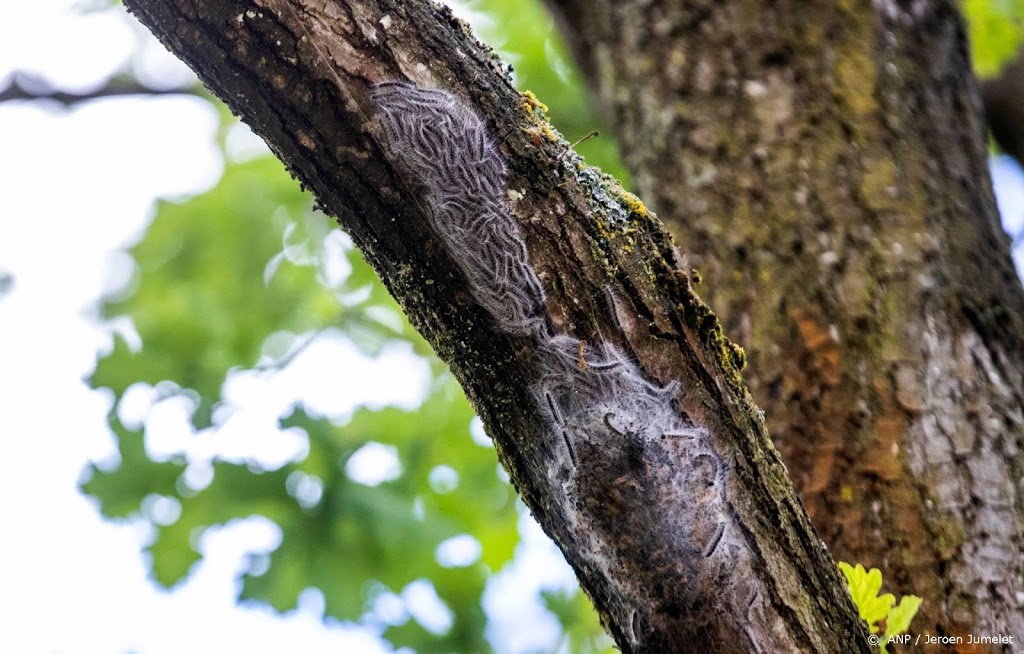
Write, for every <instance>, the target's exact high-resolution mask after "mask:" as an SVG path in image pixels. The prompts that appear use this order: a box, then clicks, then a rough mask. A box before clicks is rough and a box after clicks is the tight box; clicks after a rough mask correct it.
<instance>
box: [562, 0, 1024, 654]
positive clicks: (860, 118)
mask: <svg viewBox="0 0 1024 654" xmlns="http://www.w3.org/2000/svg"><path fill="white" fill-rule="evenodd" d="M551 4H552V5H554V7H555V9H556V11H557V13H558V15H559V18H560V20H561V22H562V24H563V27H564V28H565V31H566V33H567V34H568V36H569V40H570V43H571V45H572V47H573V48H574V50H575V52H576V55H577V57H578V59H579V61H580V62H581V64H582V66H583V68H584V70H585V72H586V73H587V75H588V77H589V79H590V81H591V83H592V85H593V87H594V88H595V90H596V93H597V95H598V96H599V98H600V99H601V102H602V104H603V106H604V108H605V109H606V110H607V111H608V112H609V113H610V114H611V116H612V121H613V122H614V124H616V125H618V126H620V132H619V135H620V138H621V143H622V147H623V150H624V156H625V160H626V162H627V165H628V166H629V168H630V169H631V172H632V173H633V175H634V181H635V184H636V186H637V190H638V192H639V193H640V195H641V196H642V197H643V198H644V199H645V200H647V201H648V202H649V203H651V204H652V205H653V207H654V208H655V209H656V210H657V212H658V214H659V216H661V218H662V219H663V220H665V221H666V224H667V225H668V226H669V228H670V229H671V230H672V231H673V233H674V234H675V236H676V238H677V239H678V241H679V242H680V244H681V245H683V246H684V250H685V251H686V253H687V255H688V256H689V257H690V263H691V264H693V265H695V266H696V267H697V269H698V270H699V272H700V273H701V274H702V275H703V277H704V279H705V284H704V287H703V289H704V292H705V294H706V296H707V298H708V301H709V303H710V304H711V306H712V308H713V309H714V310H715V311H717V312H718V313H719V315H721V316H722V317H723V321H724V324H725V331H726V333H727V334H729V335H730V336H732V337H734V338H736V339H737V340H738V341H739V342H740V344H741V345H743V346H744V347H745V348H746V350H747V352H748V355H749V360H750V366H749V377H750V384H751V391H752V393H753V395H754V398H755V400H756V401H757V402H758V403H759V405H760V406H762V407H763V408H764V409H765V412H766V416H767V422H768V425H769V429H770V432H771V433H772V435H773V437H774V438H775V442H776V444H777V446H778V447H779V449H780V450H781V452H782V455H783V458H784V460H785V461H786V464H787V466H788V467H789V470H790V471H791V472H792V473H793V475H794V481H795V482H796V484H797V486H798V488H799V489H800V491H801V493H802V495H803V499H804V502H805V503H806V504H807V507H808V510H809V512H810V514H811V517H812V519H813V521H814V523H815V526H816V527H817V529H818V531H819V533H820V534H822V536H823V538H824V539H825V541H826V543H828V545H829V547H830V548H831V549H832V551H833V552H834V553H835V554H836V556H837V557H838V558H840V559H843V560H847V561H856V562H861V563H865V564H870V565H874V566H879V567H881V568H882V570H883V573H884V575H885V577H886V578H887V579H888V580H889V583H890V584H891V586H892V587H893V588H895V589H898V590H899V591H900V592H913V593H915V594H917V595H920V596H922V597H923V598H924V604H923V607H922V609H921V615H920V617H919V618H918V619H917V620H916V621H915V623H914V629H915V631H919V632H929V633H933V634H947V635H966V634H968V633H970V634H978V633H995V634H1005V635H1010V636H1013V637H1014V639H1015V642H1016V643H1021V642H1024V481H1022V480H1024V384H1022V379H1024V344H1022V339H1024V300H1022V293H1021V286H1020V282H1019V281H1018V279H1017V277H1016V275H1015V273H1014V270H1013V266H1012V264H1011V262H1010V257H1009V248H1008V239H1007V238H1006V236H1005V235H1004V234H1003V233H1002V231H1001V229H1000V226H999V221H998V216H997V213H996V208H995V203H994V201H993V197H992V193H991V189H990V182H989V177H988V171H987V168H986V157H985V154H986V153H985V142H986V141H985V130H984V123H983V120H982V117H981V112H980V103H979V100H978V91H977V88H976V83H975V81H974V79H973V76H972V74H971V70H970V65H969V60H968V55H967V48H966V44H965V40H964V34H963V30H962V26H961V22H960V18H959V16H958V14H957V11H956V8H955V6H953V4H952V3H951V2H945V1H941V0H933V1H920V2H914V3H900V2H890V1H887V0H886V1H882V0H879V1H876V2H874V3H870V2H856V3H835V4H833V3H813V4H811V3H800V2H782V3H778V2H754V3H750V2H721V3H707V2H685V1H684V2H661V1H657V0H655V1H654V2H651V1H648V0H643V1H641V0H551ZM998 650H999V648H998V647H994V648H993V651H998ZM971 651H978V650H971Z"/></svg>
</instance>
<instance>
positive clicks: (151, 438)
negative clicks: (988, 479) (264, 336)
mask: <svg viewBox="0 0 1024 654" xmlns="http://www.w3.org/2000/svg"><path fill="white" fill-rule="evenodd" d="M71 4H72V2H70V1H69V0H64V1H61V0H46V1H43V0H35V1H33V2H21V3H15V4H13V5H12V6H11V7H8V8H7V9H6V15H5V19H4V20H3V21H2V22H0V79H2V78H3V77H4V76H5V75H7V74H8V72H9V71H12V70H21V71H26V72H33V73H38V74H40V75H43V76H45V77H46V79H48V80H50V81H51V82H52V83H54V84H55V85H57V86H59V87H61V88H67V89H77V90H86V89H88V88H90V87H92V86H94V85H97V84H99V83H102V81H103V79H104V78H105V76H106V75H108V74H109V73H110V72H112V71H113V70H115V69H116V68H118V67H119V66H122V65H123V64H124V63H125V62H126V61H127V60H128V58H129V57H130V56H131V55H132V53H133V52H135V49H136V48H137V47H139V44H140V43H142V44H143V46H142V47H143V56H142V57H141V60H142V61H143V64H144V65H143V66H142V67H141V68H139V69H138V72H139V74H140V76H141V77H143V78H145V79H157V80H164V81H165V82H166V81H172V82H173V81H176V80H182V79H186V78H187V77H188V75H189V73H188V72H187V71H184V70H183V69H182V67H181V66H180V65H179V64H177V62H175V61H174V60H173V59H172V58H170V57H169V55H166V54H162V50H161V49H160V48H159V47H158V46H154V45H153V43H152V41H151V40H150V39H148V38H147V37H146V35H145V32H144V31H143V30H142V29H141V28H139V27H138V26H137V25H134V24H133V23H132V22H131V21H129V20H128V19H126V18H124V17H122V16H120V15H119V14H116V13H111V12H103V13H100V14H95V15H90V16H82V15H78V14H72V13H69V11H68V7H69V5H71ZM0 86H2V84H0ZM215 127H216V117H215V116H214V113H213V110H212V109H211V107H210V106H209V105H208V104H207V103H206V102H203V101H201V100H197V99H193V98H185V97H177V98H176V97H168V98H160V99H120V100H109V101H102V102H95V103H89V104H83V105H79V106H76V107H75V108H73V109H71V110H66V109H62V108H58V107H53V106H43V105H40V104H25V103H10V102H8V103H0V173H2V176H0V179H2V180H3V182H4V188H3V192H2V195H0V275H3V274H4V273H6V274H10V275H13V277H14V282H13V288H12V290H11V291H10V292H9V293H8V294H6V295H2V296H0V398H3V400H2V410H0V434H3V435H4V436H5V442H6V443H7V451H6V455H5V456H4V457H3V462H2V463H0V466H2V467H0V498H2V500H0V502H2V503H0V524H2V525H3V533H4V536H3V538H0V587H2V589H3V592H2V593H0V625H2V626H0V652H24V653H30V654H34V653H40V654H44V653H45V654H56V653H63V652H75V653H79V652H97V653H101V652H102V653H104V654H109V653H114V652H139V653H142V654H158V653H163V652H167V653H172V652H173V653H175V654H177V653H179V652H184V651H187V652H192V653H203V652H211V653H213V652H217V653H220V652H224V651H246V652H251V653H259V652H268V653H269V652H274V653H277V652H282V651H295V650H302V651H337V652H367V653H373V652H380V651H387V649H386V648H385V646H384V645H382V644H381V643H380V641H379V640H378V639H377V638H376V637H375V634H374V633H373V632H372V631H370V630H368V629H365V628H358V627H351V626H349V627H343V626H341V625H338V624H332V625H330V626H324V624H323V623H322V622H321V621H320V619H319V615H320V613H321V612H322V608H323V607H322V602H321V600H320V598H319V596H318V593H316V592H307V593H306V595H304V597H303V602H302V605H301V607H300V609H299V610H298V611H296V612H293V613H291V614H288V615H285V616H280V615H278V614H275V613H274V612H273V611H271V610H270V609H267V608H261V607H245V608H242V607H238V606H237V605H236V604H235V595H236V592H237V587H236V582H235V580H234V577H235V575H236V574H237V573H238V572H239V570H240V569H241V568H240V566H241V562H242V560H243V557H244V556H245V554H246V553H248V552H252V551H262V552H265V551H269V550H271V549H273V547H274V546H275V545H276V542H277V533H276V530H275V528H274V527H273V526H272V525H270V524H268V523H267V522H265V521H260V520H248V521H245V522H241V523H238V524H234V525H231V526H228V527H226V528H223V529H214V530H210V531H209V532H207V534H206V535H204V537H203V539H202V548H203V550H204V552H205V554H206V557H205V559H204V561H203V563H202V564H201V565H200V566H199V567H198V569H197V570H196V572H195V573H194V574H193V575H192V577H191V578H190V579H189V580H188V581H187V582H186V583H185V584H183V585H182V586H181V587H179V588H177V589H175V590H174V591H173V592H164V591H161V590H159V589H157V588H156V587H155V586H154V585H153V584H152V583H150V582H149V581H148V580H147V578H146V572H147V571H146V564H145V562H144V560H143V558H142V556H141V555H140V548H141V546H142V544H143V543H144V542H145V539H146V538H147V537H148V534H147V533H146V529H145V528H144V527H142V526H141V525H140V524H122V525H114V524H111V523H108V522H105V521H103V520H101V519H100V517H99V515H98V513H97V511H96V508H95V506H94V505H93V504H92V503H91V502H90V501H89V500H88V499H86V498H85V497H83V496H82V495H80V494H79V493H78V491H77V482H78V480H79V477H80V474H81V472H82V469H83V466H84V465H85V463H86V462H87V461H89V460H97V461H110V460H111V458H112V457H114V456H115V450H114V446H113V439H112V437H111V435H110V434H109V433H108V430H107V428H106V422H105V414H106V412H107V410H108V408H109V407H110V405H111V402H112V398H110V397H109V396H105V395H103V394H101V393H97V392H93V391H91V390H90V389H89V388H88V387H87V386H86V385H85V384H84V383H83V382H82V378H83V377H84V376H86V375H88V374H89V373H90V372H91V370H92V368H93V366H94V362H95V358H96V356H97V353H98V352H102V351H103V350H104V348H107V347H109V344H110V336H109V334H108V331H107V329H105V328H103V327H101V326H99V325H98V324H97V323H96V321H95V319H94V316H95V306H96V303H97V301H98V299H99V297H100V296H101V295H102V294H103V292H104V291H107V290H110V289H113V288H117V287H118V285H119V284H121V283H123V282H124V281H125V277H126V273H125V271H130V261H126V255H125V254H123V252H121V249H122V248H124V247H125V246H127V245H130V244H131V243H132V242H134V241H135V240H137V239H138V238H139V237H140V235H141V233H142V230H144V229H145V226H146V224H147V222H148V220H149V218H150V217H151V212H152V209H153V201H154V198H157V197H168V196H180V195H183V194H190V193H197V192H201V191H203V190H205V189H207V188H209V187H211V186H212V185H213V184H214V183H215V182H216V181H217V178H218V176H219V174H220V171H221V169H222V165H223V163H222V160H221V155H220V153H219V152H218V151H217V150H216V148H215V147H214V145H213V133H214V129H215ZM242 140H243V141H244V138H243V139H242ZM993 173H994V176H995V179H996V182H997V185H998V191H999V195H1000V203H1001V204H1000V206H1001V207H1002V209H1003V211H1004V215H1006V216H1007V218H1008V220H1007V222H1008V224H1010V225H1012V231H1014V232H1015V233H1019V232H1020V231H1021V230H1022V229H1024V181H1022V178H1021V174H1020V171H1019V169H1017V168H1016V167H1015V165H1013V164H1012V163H1011V162H1009V161H1008V160H1004V161H1000V162H998V163H996V164H995V165H994V169H993ZM1017 252H1018V255H1020V254H1021V253H1022V248H1018V250H1017ZM1020 262H1021V260H1020V259H1018V265H1020ZM257 282H258V280H257ZM340 362H344V363H340ZM325 364H326V365H325ZM343 369H344V370H347V373H346V375H345V376H344V377H341V376H333V377H329V378H327V379H325V375H330V372H329V371H330V370H343ZM313 380H316V383H313ZM353 380H358V382H359V383H358V384H354V383H353ZM395 380H402V383H398V384H396V383H395ZM425 383H426V369H425V367H424V365H423V364H422V362H417V361H416V360H415V359H414V358H413V357H412V356H411V355H410V354H409V353H408V351H406V350H403V349H402V348H400V347H396V348H391V349H388V350H386V351H385V352H384V353H383V354H382V355H381V356H380V357H379V358H378V360H375V361H371V360H369V359H367V358H365V357H363V356H361V355H360V354H358V353H357V352H356V350H355V348H353V347H352V346H351V345H350V344H349V343H347V342H346V341H345V340H344V339H341V338H334V339H325V340H324V342H323V343H322V344H320V345H319V346H316V348H315V349H311V350H308V351H307V352H306V354H305V355H304V356H300V357H299V359H298V360H296V361H295V364H294V365H293V366H292V367H291V368H290V369H288V370H287V371H285V372H284V373H282V374H281V375H278V376H276V377H273V378H265V377H263V378H255V377H251V376H244V375H242V376H236V377H235V378H233V379H232V380H231V381H230V382H229V385H228V390H229V393H230V395H231V397H232V398H234V399H235V400H236V401H237V402H238V403H239V405H240V406H242V407H243V408H242V410H240V412H239V416H238V418H237V420H235V421H234V423H233V425H234V426H233V428H231V429H226V430H225V431H224V433H222V434H219V435H218V436H217V437H216V438H215V439H211V440H210V441H208V442H207V443H206V444H205V445H204V446H203V447H204V448H205V450H204V452H205V455H206V456H212V455H213V454H219V455H221V456H228V457H232V458H244V457H256V458H259V459H261V460H264V461H271V460H275V461H282V460H284V459H286V458H288V457H290V456H292V455H294V453H296V452H298V451H300V450H301V448H302V439H301V437H299V436H296V435H295V434H281V433H280V432H278V431H277V430H276V428H275V421H276V418H277V415H278V413H279V412H280V410H281V408H282V407H283V406H286V405H287V404H288V403H289V402H291V401H292V400H293V399H294V398H295V397H297V396H302V397H303V398H304V399H305V400H306V401H307V402H312V403H313V404H314V405H315V406H316V407H318V408H320V409H321V410H322V411H323V412H325V413H329V414H337V413H340V412H344V411H346V410H348V409H351V407H352V406H353V405H354V404H356V403H358V402H378V403H379V402H382V401H392V402H398V403H402V404H406V405H410V404H414V403H415V402H416V401H418V399H419V398H420V397H422V394H423V392H424V385H425ZM325 387H330V388H331V389H332V391H333V392H332V393H331V394H330V396H322V395H317V394H316V390H317V389H322V388H325ZM148 398H149V395H148V390H147V389H146V388H145V387H140V388H139V389H137V390H136V393H135V395H134V397H133V402H132V403H131V405H132V406H130V407H129V409H127V411H128V413H130V414H132V415H126V416H125V418H126V419H136V420H142V419H146V418H147V416H148V424H149V425H150V426H151V430H150V433H148V436H147V442H148V443H149V444H150V446H151V447H153V448H155V449H157V450H161V451H165V452H166V451H174V450H177V449H180V448H182V447H183V445H182V443H183V442H184V436H185V435H187V433H188V427H187V424H186V423H187V413H186V410H185V407H184V406H182V405H181V404H180V403H175V402H164V403H161V404H160V405H158V406H157V408H156V409H154V410H153V411H152V412H151V411H149V399H148ZM243 433H244V434H245V437H244V438H243V437H241V434H243ZM371 455H373V453H370V454H368V455H367V456H368V457H370V459H372V456H371ZM380 456H383V459H384V461H383V463H380V462H378V464H377V465H378V467H380V466H383V467H385V468H386V465H387V461H386V459H387V455H386V453H384V454H382V455H380ZM370 459H368V460H370ZM367 469H368V470H371V471H372V470H373V469H374V464H373V463H372V461H371V463H368V464H367ZM368 474H370V473H368ZM371 476H372V475H371ZM521 529H522V531H523V534H524V542H525V546H524V547H523V548H522V550H521V552H520V555H519V556H518V558H517V561H516V563H515V564H514V565H513V567H512V568H511V569H509V570H506V571H505V572H503V573H502V574H500V575H498V576H497V577H496V578H495V579H494V581H493V582H492V583H491V585H490V586H489V590H488V594H487V597H486V605H487V608H488V612H489V614H490V615H491V618H492V626H491V633H492V636H493V637H494V638H495V639H497V640H498V641H500V642H501V643H502V644H503V649H505V651H509V652H523V651H527V650H529V649H535V648H540V649H549V648H550V647H552V644H553V639H554V638H555V636H556V633H557V631H556V626H555V623H554V621H553V618H552V617H551V616H550V615H548V614H547V613H546V612H544V611H543V610H542V609H541V608H540V607H539V605H538V604H537V603H536V601H535V599H534V598H535V593H536V589H537V588H538V586H539V585H541V584H544V583H547V584H564V583H566V582H567V580H568V579H569V578H570V577H571V572H569V571H568V570H567V568H566V567H565V565H564V563H561V560H560V556H559V555H558V554H557V551H555V550H554V547H553V545H551V544H550V542H549V541H547V539H546V538H545V537H544V536H543V535H542V534H541V533H540V531H539V529H538V528H537V527H536V526H535V525H534V524H533V522H532V521H530V520H528V519H524V520H523V522H522V526H521ZM432 601H433V600H432V599H431V597H430V590H429V587H426V586H425V585H424V584H419V585H416V584H414V585H412V586H410V587H409V588H407V589H406V590H405V591H404V593H403V595H402V596H401V597H394V596H393V597H390V598H388V600H387V601H385V602H383V603H382V605H381V607H380V611H381V612H382V613H384V614H387V615H391V616H392V617H394V616H395V615H399V616H400V615H402V613H403V612H404V611H410V612H412V614H413V616H414V618H418V619H420V620H421V621H424V622H430V621H431V620H437V619H438V615H439V612H438V610H436V607H434V608H433V609H432V605H431V602H432ZM524 625H529V628H528V629H524V628H523V626H524Z"/></svg>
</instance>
